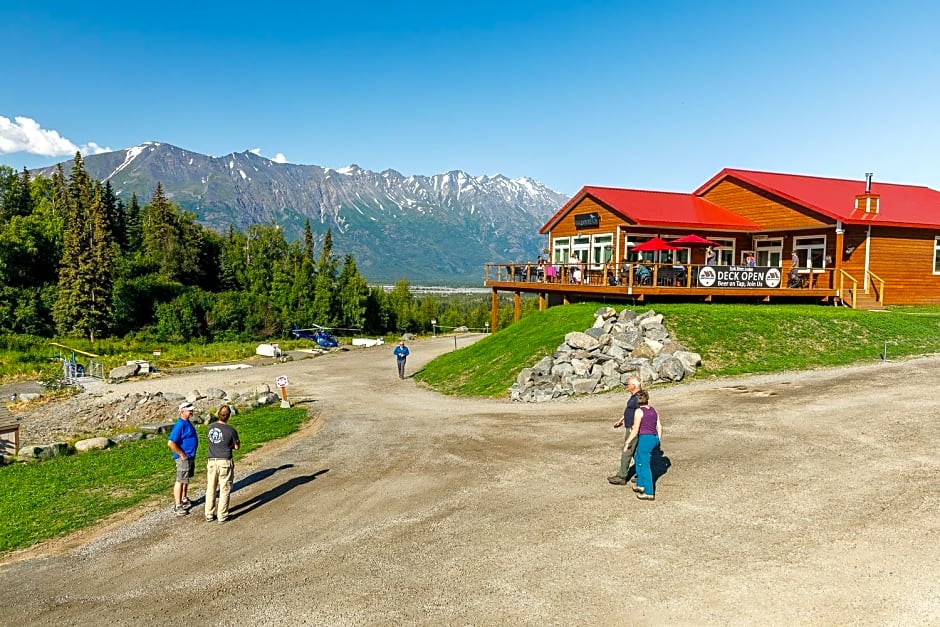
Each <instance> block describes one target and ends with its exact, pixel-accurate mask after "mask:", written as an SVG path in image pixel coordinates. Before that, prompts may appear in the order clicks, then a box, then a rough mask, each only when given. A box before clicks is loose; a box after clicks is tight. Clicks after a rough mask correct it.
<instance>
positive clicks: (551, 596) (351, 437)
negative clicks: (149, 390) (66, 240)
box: [0, 338, 940, 625]
mask: <svg viewBox="0 0 940 627" xmlns="http://www.w3.org/2000/svg"><path fill="white" fill-rule="evenodd" d="M392 348H393V347H392V346H383V347H376V348H373V349H363V350H360V351H354V352H348V353H337V354H334V355H329V356H326V357H322V358H317V359H310V360H304V361H299V362H294V363H290V364H283V365H279V366H277V367H276V368H278V372H277V373H276V374H287V375H289V376H290V379H291V386H292V393H293V394H296V395H297V396H298V397H304V398H307V399H308V400H309V405H310V406H311V407H312V408H314V409H313V411H314V413H315V414H316V418H317V419H316V420H315V421H314V422H313V423H312V425H311V427H310V428H308V429H306V430H305V431H304V432H302V433H299V434H297V435H296V436H294V437H292V438H290V439H289V440H288V441H286V442H283V443H278V444H273V445H268V446H265V447H263V448H262V449H261V450H260V451H259V452H257V453H256V454H254V455H253V456H252V457H251V458H250V459H248V460H246V461H245V462H243V463H241V464H240V465H239V466H238V468H237V469H236V473H237V479H238V484H237V490H236V492H234V494H233V507H234V509H233V512H234V515H235V517H234V519H233V520H232V521H231V522H229V523H228V524H227V525H225V526H224V527H220V526H219V525H217V524H215V523H212V524H209V523H206V522H204V521H203V517H202V515H201V512H200V510H199V508H198V505H201V503H202V500H201V499H200V500H199V501H198V503H197V508H196V510H194V512H193V514H192V515H190V516H188V517H186V518H176V517H174V516H172V515H171V512H170V508H169V504H170V496H169V491H168V494H167V500H166V503H160V504H159V507H157V506H155V507H154V508H150V509H146V510H141V511H138V512H134V513H133V514H132V515H131V516H126V517H124V518H123V519H121V520H115V521H111V522H110V524H108V525H104V526H102V528H101V529H99V530H96V531H95V532H93V533H85V534H81V535H79V536H76V537H75V538H72V539H69V540H67V541H60V542H55V543H50V544H49V545H47V546H44V547H38V548H37V549H34V550H31V551H29V552H26V553H23V554H20V555H17V556H14V557H13V558H12V559H8V560H7V563H6V564H5V565H4V566H2V567H0V606H2V607H3V608H4V609H3V612H4V622H5V623H7V624H27V623H28V624H56V623H57V624H68V625H97V624H101V623H104V622H108V623H114V624H121V625H140V624H146V623H153V624H182V623H193V624H209V625H236V624H237V625H292V624H311V625H319V624H324V625H326V624H329V625H346V624H356V625H362V624H382V625H388V624H426V625H439V624H513V625H517V624H525V625H529V624H531V625H536V624H538V625H544V624H556V625H570V624H581V625H585V624H622V625H645V624H648V625H666V624H669V625H675V624H684V625H752V624H773V625H778V624H779V625H782V624H804V625H805V624H814V625H832V624H859V625H883V624H892V625H895V624H897V625H900V624H903V625H931V624H938V623H940V593H938V592H937V581H938V580H940V537H938V536H940V514H938V512H940V508H938V505H940V495H938V483H940V482H938V468H940V452H938V451H940V395H938V394H937V393H936V390H937V389H938V386H940V368H938V366H940V358H938V357H931V358H924V359H917V360H910V361H904V362H899V363H876V364H871V365H867V366H863V367H852V368H840V369H832V370H824V371H814V372H800V373H787V374H781V375H772V376H752V377H740V378H734V379H730V380H707V381H695V382H692V383H688V384H682V385H674V386H670V387H656V388H653V389H652V390H651V404H652V405H654V406H655V407H657V408H658V409H659V410H660V413H661V415H662V417H663V423H664V429H665V434H664V439H663V447H662V448H663V453H664V455H665V458H666V459H664V460H663V462H664V463H663V464H662V466H663V467H664V469H665V473H664V474H662V476H661V477H660V478H659V480H658V482H657V499H656V501H655V502H644V501H639V500H637V499H636V498H635V497H634V495H633V493H632V491H630V490H629V489H628V488H624V487H621V486H613V485H609V484H608V483H607V481H606V476H607V475H609V474H612V473H613V472H614V471H615V469H616V464H617V460H618V450H619V448H618V447H619V446H620V445H621V444H622V441H623V432H622V431H618V430H614V429H613V428H612V423H613V422H614V420H615V419H616V418H617V416H618V415H619V414H620V413H621V412H622V409H623V403H624V401H625V396H624V395H623V394H610V395H604V396H601V397H597V398H583V399H577V400H572V401H565V402H559V403H552V404H540V405H520V404H511V403H509V402H508V401H507V400H501V399H500V400H493V399H455V398H448V397H442V396H440V395H438V394H435V393H433V392H430V391H428V390H426V389H423V388H422V387H421V386H420V385H417V384H416V383H415V381H413V380H411V379H406V380H404V381H401V380H399V379H398V377H397V374H396V370H395V364H394V359H393V357H392V355H391V350H392ZM411 348H412V356H411V358H410V359H409V362H408V370H409V372H411V371H414V370H415V369H416V368H420V367H421V365H422V364H423V363H425V362H426V361H428V360H429V359H431V358H432V357H433V356H435V355H437V354H439V353H441V352H444V351H447V350H452V349H453V339H452V338H435V339H429V340H425V341H420V342H415V343H413V344H412V345H411ZM272 368H274V367H272ZM253 370H255V371H256V372H251V371H248V370H241V371H237V372H236V373H232V372H228V373H224V372H223V373H212V374H208V375H203V374H200V375H187V376H193V377H196V376H199V377H203V376H208V377H217V379H216V381H217V383H215V385H217V386H219V387H226V385H224V384H221V383H219V382H221V381H225V380H226V378H227V380H228V383H230V384H234V382H235V380H236V379H237V380H238V381H241V382H244V383H245V384H246V385H251V384H254V381H253V380H252V377H258V380H259V381H260V380H262V379H263V380H265V381H267V380H269V379H273V376H274V374H275V373H274V370H273V369H253ZM249 373H250V374H249ZM206 381H211V379H208V380H203V379H187V378H186V377H180V378H179V380H178V381H177V380H175V379H174V381H173V384H172V385H177V386H178V388H179V390H180V391H182V393H185V392H188V391H189V390H191V389H193V388H199V387H200V386H202V387H205V386H206V385H207V383H206ZM160 386H161V389H164V390H167V389H169V383H168V380H163V381H161V382H160ZM666 462H668V467H666V465H667V463H666ZM171 476H172V465H171V464H170V462H169V460H168V463H167V480H168V482H169V481H170V477H171ZM202 476H204V475H200V476H197V482H196V483H195V484H194V487H195V488H197V489H198V488H200V487H201V483H200V482H199V481H198V480H199V479H200V478H201V477H202ZM194 491H196V492H197V493H198V490H194Z"/></svg>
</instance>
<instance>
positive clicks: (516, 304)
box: [512, 292, 522, 322]
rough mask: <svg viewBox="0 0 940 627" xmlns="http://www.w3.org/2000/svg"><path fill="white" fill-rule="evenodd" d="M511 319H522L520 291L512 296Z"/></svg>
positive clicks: (514, 320) (515, 320)
mask: <svg viewBox="0 0 940 627" xmlns="http://www.w3.org/2000/svg"><path fill="white" fill-rule="evenodd" d="M512 319H513V322H519V321H520V320H522V292H516V293H515V294H513V297H512Z"/></svg>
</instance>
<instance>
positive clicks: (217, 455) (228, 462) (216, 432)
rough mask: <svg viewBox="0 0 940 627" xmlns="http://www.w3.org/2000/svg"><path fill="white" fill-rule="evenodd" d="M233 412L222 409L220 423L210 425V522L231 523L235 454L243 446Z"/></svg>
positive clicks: (208, 487) (207, 508) (208, 476)
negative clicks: (230, 421)
mask: <svg viewBox="0 0 940 627" xmlns="http://www.w3.org/2000/svg"><path fill="white" fill-rule="evenodd" d="M231 415H232V410H231V408H230V407H229V406H228V405H222V406H221V407H219V419H218V421H216V422H214V423H212V424H211V425H209V432H208V433H207V434H206V439H208V440H209V462H208V464H207V465H206V522H212V521H213V520H215V519H216V512H218V519H219V522H220V523H224V522H225V521H226V520H228V502H229V495H231V493H232V484H234V483H235V462H234V461H232V451H233V450H235V449H237V448H239V447H240V446H241V442H240V441H239V440H238V432H237V431H235V429H233V428H232V427H230V426H229V425H228V419H229V416H231ZM216 487H218V489H219V503H218V508H216V500H215V490H216Z"/></svg>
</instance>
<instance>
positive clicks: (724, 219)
mask: <svg viewBox="0 0 940 627" xmlns="http://www.w3.org/2000/svg"><path fill="white" fill-rule="evenodd" d="M587 197H591V198H593V199H594V200H595V201H597V202H598V203H600V204H601V205H603V206H604V207H606V208H607V209H609V210H610V211H612V212H613V213H616V214H618V215H620V216H621V217H623V218H624V219H626V220H629V221H631V222H635V223H636V224H638V225H640V226H650V227H652V226H658V227H663V228H681V229H689V230H695V229H699V230H701V229H712V230H721V231H759V230H760V226H759V225H757V224H755V223H754V222H751V221H750V220H748V219H747V218H744V217H741V216H739V215H737V214H735V213H731V212H730V211H728V210H727V209H724V208H722V207H719V206H718V205H716V204H715V203H713V202H710V201H708V200H705V199H704V198H700V197H698V196H696V195H694V194H679V193H675V192H655V191H647V190H639V189H621V188H618V187H590V186H588V187H582V188H581V191H579V192H578V193H577V194H575V195H574V196H573V197H572V198H571V200H569V201H568V202H567V203H565V205H564V206H563V207H562V208H561V209H559V210H558V211H557V212H555V215H553V216H552V217H551V218H550V219H549V220H548V222H546V223H545V224H544V225H543V226H542V228H541V229H540V230H539V232H540V233H548V231H549V230H550V229H551V228H552V227H553V226H555V224H556V223H557V222H558V221H559V220H560V219H561V218H562V217H563V216H564V215H565V214H566V213H568V211H569V210H570V209H571V208H572V207H573V206H575V205H576V204H578V203H579V202H581V201H582V200H583V199H584V198H587Z"/></svg>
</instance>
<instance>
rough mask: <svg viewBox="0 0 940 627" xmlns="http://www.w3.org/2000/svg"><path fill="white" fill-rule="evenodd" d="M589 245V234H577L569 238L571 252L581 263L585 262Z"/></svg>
mask: <svg viewBox="0 0 940 627" xmlns="http://www.w3.org/2000/svg"><path fill="white" fill-rule="evenodd" d="M590 247H591V236H590V235H578V236H575V237H572V238H571V254H572V255H573V256H575V257H577V258H578V260H579V261H580V262H581V263H587V260H588V250H589V249H590Z"/></svg>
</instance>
